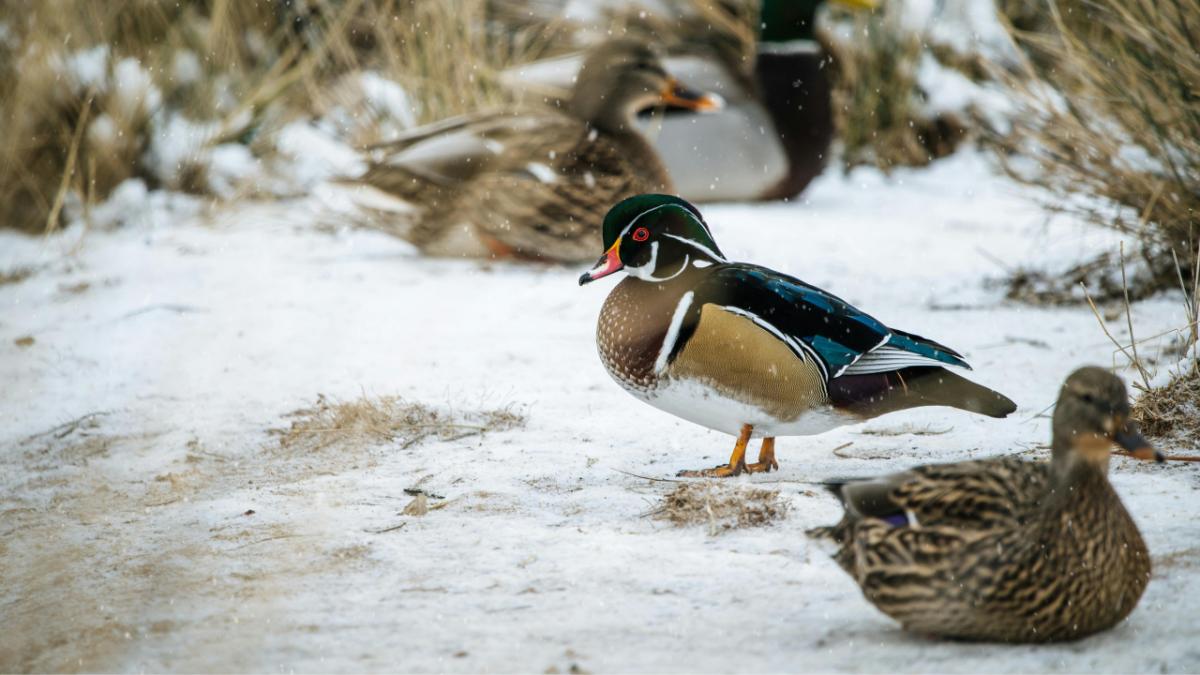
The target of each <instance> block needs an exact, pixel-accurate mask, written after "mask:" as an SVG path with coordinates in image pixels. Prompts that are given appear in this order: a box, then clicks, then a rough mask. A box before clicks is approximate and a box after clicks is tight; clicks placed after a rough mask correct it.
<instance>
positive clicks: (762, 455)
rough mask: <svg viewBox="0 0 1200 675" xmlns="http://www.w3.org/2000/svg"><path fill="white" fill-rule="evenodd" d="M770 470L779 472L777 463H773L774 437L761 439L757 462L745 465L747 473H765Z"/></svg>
mask: <svg viewBox="0 0 1200 675" xmlns="http://www.w3.org/2000/svg"><path fill="white" fill-rule="evenodd" d="M771 469H775V470H776V471H778V470H779V462H776V461H775V437H774V436H768V437H766V438H764V439H763V442H762V447H761V448H759V450H758V461H757V462H755V463H753V464H747V465H746V471H747V472H748V473H766V472H768V471H770V470H771Z"/></svg>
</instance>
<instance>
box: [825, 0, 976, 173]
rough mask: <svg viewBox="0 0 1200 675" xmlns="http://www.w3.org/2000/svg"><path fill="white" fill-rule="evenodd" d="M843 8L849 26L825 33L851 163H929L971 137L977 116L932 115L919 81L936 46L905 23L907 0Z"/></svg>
mask: <svg viewBox="0 0 1200 675" xmlns="http://www.w3.org/2000/svg"><path fill="white" fill-rule="evenodd" d="M842 12H843V13H841V14H839V13H836V12H835V14H834V15H833V18H834V19H835V20H837V21H841V22H842V23H843V24H844V28H842V29H840V30H836V31H828V32H825V33H824V34H822V36H821V39H822V42H823V43H824V44H825V46H826V49H827V50H828V51H829V53H830V54H831V55H832V56H833V69H832V85H833V92H832V99H833V110H834V124H835V126H836V128H837V137H838V139H839V140H840V141H841V144H842V153H841V160H842V163H843V166H844V168H845V169H851V168H853V167H855V166H863V165H869V166H876V167H878V168H880V169H883V170H885V171H886V170H888V169H890V168H892V167H895V166H924V165H926V164H928V163H929V162H932V161H933V160H935V159H938V158H939V157H944V156H946V155H948V154H950V153H952V152H953V151H954V150H955V149H956V148H957V147H958V146H959V145H960V144H961V143H962V142H963V141H964V140H966V139H967V132H968V124H969V122H970V121H969V120H963V119H958V118H957V117H956V116H954V115H951V114H942V115H938V116H936V117H932V118H931V117H930V116H929V115H928V114H927V113H926V112H925V111H924V110H923V109H922V106H923V103H924V94H923V92H922V91H921V88H920V86H919V85H918V82H917V70H918V68H919V66H920V62H921V59H922V58H923V57H925V56H926V55H927V48H928V46H927V45H926V44H924V42H923V40H922V37H921V35H919V34H918V33H915V32H913V31H912V30H910V29H907V28H905V27H904V26H903V20H904V17H903V12H904V5H903V3H884V6H883V7H882V8H880V9H879V10H876V11H875V12H872V13H867V14H864V13H861V12H852V13H845V10H842Z"/></svg>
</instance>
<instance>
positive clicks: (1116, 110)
mask: <svg viewBox="0 0 1200 675" xmlns="http://www.w3.org/2000/svg"><path fill="white" fill-rule="evenodd" d="M1047 7H1048V8H1049V11H1050V19H1051V26H1052V27H1051V28H1050V29H1049V32H1037V31H1035V32H1024V33H1018V34H1017V36H1016V37H1017V38H1018V39H1019V40H1020V41H1021V43H1022V44H1023V45H1024V46H1025V48H1026V49H1027V51H1028V52H1029V53H1030V54H1031V57H1030V60H1029V62H1028V63H1027V64H1026V68H1025V69H1024V70H1025V72H1024V73H1023V74H1022V78H1021V79H1017V78H1011V79H1010V80H1009V82H1010V84H1011V85H1012V87H1013V89H1014V91H1015V92H1016V94H1017V96H1018V97H1019V99H1020V102H1021V104H1022V106H1023V110H1021V111H1019V113H1018V114H1017V115H1015V116H1014V128H1013V133H1012V134H1011V135H1009V136H1007V137H1005V138H1002V139H998V141H999V142H998V147H999V150H1000V152H999V156H1000V157H1001V159H1002V160H1005V161H1006V163H1007V166H1008V168H1009V171H1010V173H1011V174H1013V175H1014V176H1016V177H1017V178H1018V179H1021V180H1024V181H1026V182H1029V183H1032V184H1036V185H1040V186H1044V187H1048V188H1050V189H1051V190H1052V191H1054V192H1055V193H1057V194H1058V195H1059V196H1061V197H1064V198H1065V199H1063V200H1061V203H1062V204H1065V205H1066V206H1065V207H1062V208H1066V209H1068V210H1070V211H1072V212H1075V213H1078V214H1081V215H1083V216H1084V217H1087V218H1089V219H1091V220H1093V221H1094V222H1097V223H1099V224H1101V225H1104V226H1107V227H1111V228H1114V229H1117V230H1120V231H1123V232H1129V233H1132V234H1135V235H1136V236H1137V237H1138V238H1139V239H1140V241H1141V242H1142V244H1143V252H1142V257H1143V258H1144V259H1145V261H1146V263H1147V265H1148V267H1149V270H1150V272H1151V274H1150V275H1148V279H1147V281H1146V283H1147V284H1148V285H1149V289H1150V290H1153V289H1158V288H1164V287H1173V286H1175V285H1176V284H1177V277H1178V275H1179V273H1181V272H1182V273H1183V274H1185V275H1189V274H1190V271H1191V270H1192V269H1194V265H1193V263H1194V261H1195V259H1196V256H1197V246H1198V244H1200V222H1198V220H1200V94H1198V92H1200V50H1197V49H1196V44H1197V42H1196V41H1197V39H1198V38H1200V0H1170V1H1168V2H1159V1H1158V0H1052V1H1051V2H1049V3H1048V5H1047ZM1080 194H1083V195H1095V196H1099V197H1103V198H1105V199H1107V200H1109V201H1110V202H1112V203H1115V204H1117V205H1119V206H1121V207H1124V209H1123V211H1121V212H1119V213H1115V214H1114V213H1113V209H1111V208H1107V207H1105V206H1104V205H1097V204H1096V203H1095V202H1088V201H1087V200H1080V199H1078V197H1077V196H1078V195H1080ZM1176 257H1178V260H1179V263H1180V264H1179V265H1177V264H1176V260H1175V258H1176ZM1138 292H1139V291H1138V289H1135V294H1136V293H1138Z"/></svg>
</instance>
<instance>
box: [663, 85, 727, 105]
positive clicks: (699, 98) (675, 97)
mask: <svg viewBox="0 0 1200 675" xmlns="http://www.w3.org/2000/svg"><path fill="white" fill-rule="evenodd" d="M662 102H663V103H665V104H666V105H669V106H673V107H675V108H683V109H684V110H694V111H697V112H716V111H718V110H720V109H721V108H724V107H725V99H723V98H721V97H720V96H718V95H717V94H714V93H711V92H701V91H696V90H694V89H689V88H688V87H686V86H684V85H682V84H680V83H679V81H678V80H676V79H675V78H671V79H670V80H668V81H667V86H666V88H665V89H663V91H662Z"/></svg>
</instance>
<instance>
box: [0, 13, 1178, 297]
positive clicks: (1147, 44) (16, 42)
mask: <svg viewBox="0 0 1200 675" xmlns="http://www.w3.org/2000/svg"><path fill="white" fill-rule="evenodd" d="M569 4H571V3H568V2H564V1H562V0H376V1H368V0H272V1H268V0H244V1H235V0H202V1H198V2H189V3H180V2H175V1H174V0H112V1H110V2H92V1H91V0H25V1H20V0H15V1H12V2H7V3H4V5H3V6H0V199H3V201H4V203H6V204H8V205H9V217H8V218H6V219H5V222H4V225H5V226H9V227H16V228H20V229H23V230H26V231H29V232H41V231H46V230H52V229H54V228H56V227H58V226H59V225H60V224H61V223H62V222H64V213H68V212H69V215H70V216H71V217H72V218H79V219H82V220H85V221H86V220H87V215H88V213H89V210H90V209H91V208H93V207H94V206H95V205H96V204H98V203H101V202H103V201H104V200H105V199H106V198H107V197H108V196H109V195H110V194H112V193H113V191H114V190H116V189H117V188H118V187H119V186H121V185H122V184H123V183H124V182H125V181H126V180H127V179H130V178H134V179H138V180H140V181H141V182H142V183H143V184H144V186H145V188H146V189H149V190H155V189H159V188H164V189H168V190H173V191H179V192H184V193H192V194H201V195H210V196H213V197H216V198H221V199H230V198H234V197H239V196H247V195H249V196H270V195H273V194H282V193H286V192H287V190H286V189H285V188H280V187H278V186H272V185H270V184H269V181H264V180H263V179H262V173H261V172H257V171H249V170H247V169H246V167H247V166H253V165H262V164H264V163H268V164H269V163H270V161H271V159H272V156H273V154H274V153H275V152H276V151H277V146H276V140H277V139H276V134H277V132H278V130H279V129H281V128H282V127H283V126H284V125H286V124H287V123H288V122H290V121H293V120H296V119H319V120H320V121H321V123H322V124H324V125H325V126H326V127H328V128H330V129H332V130H333V133H335V134H336V136H337V137H338V138H339V139H340V140H342V141H344V142H345V143H346V144H347V145H349V146H351V147H356V148H360V147H365V146H367V145H369V144H371V143H374V142H378V141H381V140H386V139H387V138H389V137H390V136H393V135H395V134H396V133H398V132H399V131H402V130H403V129H405V128H409V127H412V126H414V125H416V124H421V123H425V122H430V121H434V120H438V119H442V118H445V117H448V116H451V115H455V114H458V113H462V112H467V111H471V110H478V109H480V108H486V107H490V106H496V105H501V104H504V103H508V102H510V101H511V100H512V99H513V98H514V94H513V93H511V92H509V91H508V90H507V89H506V88H505V86H504V85H503V84H502V82H501V78H500V74H501V72H502V71H503V70H504V69H506V68H509V67H511V66H514V65H517V64H521V63H526V62H530V61H533V60H536V59H540V58H543V57H548V56H553V55H556V54H560V53H563V52H567V51H573V50H577V49H579V48H580V47H581V46H582V45H583V44H585V43H586V42H588V41H589V40H591V39H595V38H596V37H597V36H603V35H604V34H611V33H613V32H618V33H619V32H625V31H640V32H641V33H643V34H647V35H650V36H653V37H655V38H657V39H658V40H660V41H661V42H662V43H663V44H665V45H667V46H668V47H670V48H672V49H673V50H675V51H687V50H688V49H689V48H690V47H694V46H696V45H697V44H701V45H703V46H704V47H706V48H708V49H714V50H718V51H721V52H724V53H726V54H728V55H731V58H728V59H726V60H727V61H728V62H731V63H738V62H740V63H747V64H750V63H752V62H753V57H754V40H755V36H756V35H757V32H758V28H757V26H758V17H757V13H756V6H757V5H756V3H754V2H750V1H747V0H660V1H659V2H656V3H653V5H654V7H657V8H658V11H647V10H646V9H645V8H644V7H625V8H623V9H622V8H620V7H616V8H614V9H612V10H611V11H610V12H609V13H608V14H607V20H608V26H607V28H606V29H604V30H597V28H596V26H594V25H592V26H582V25H580V24H579V23H578V22H576V21H573V20H572V18H571V12H570V11H567V12H564V11H563V10H564V6H565V5H569ZM663 8H666V11H663ZM931 8H940V9H938V12H939V13H935V12H933V11H932V10H931ZM981 13H982V14H981ZM985 15H987V16H985ZM981 17H982V19H981ZM997 18H998V20H996V19H997ZM820 19H821V21H820V23H821V31H820V33H819V35H820V39H821V41H822V43H823V44H824V45H825V46H826V48H827V50H828V52H829V53H830V55H831V58H830V60H829V68H830V69H831V72H832V76H833V81H834V93H833V103H834V106H833V107H834V111H835V115H836V120H835V122H836V128H837V130H838V143H837V153H836V156H835V165H837V164H838V163H840V165H841V166H842V167H843V168H845V169H849V168H852V167H854V166H858V165H864V164H866V165H873V166H877V167H879V168H881V169H883V170H885V171H886V170H890V169H891V168H892V167H895V166H914V165H922V164H925V163H928V162H930V161H932V160H934V159H936V158H937V157H941V156H944V155H946V154H949V153H951V152H953V151H954V150H955V149H956V148H958V147H959V146H961V145H962V144H963V143H982V144H983V145H986V146H987V147H989V148H991V149H992V150H993V151H994V152H995V153H996V155H997V157H999V158H1000V160H1001V162H1002V163H1003V165H1004V166H1005V167H1006V168H1007V169H1008V171H1009V172H1010V173H1011V174H1012V175H1014V176H1016V177H1017V178H1018V179H1020V180H1024V181H1027V182H1030V183H1034V184H1037V185H1043V186H1045V187H1048V188H1049V189H1051V190H1052V191H1054V192H1055V193H1057V194H1059V195H1062V196H1070V195H1080V194H1082V195H1087V196H1089V197H1090V196H1100V197H1104V198H1107V199H1108V200H1111V201H1112V202H1115V203H1116V204H1118V205H1121V206H1123V207H1125V209H1124V210H1120V211H1118V212H1115V213H1114V211H1113V209H1111V208H1103V207H1101V206H1098V203H1097V201H1096V200H1093V199H1067V200H1060V201H1059V204H1060V207H1061V205H1062V204H1066V205H1067V206H1066V207H1065V208H1070V209H1074V210H1077V211H1079V212H1080V213H1083V214H1084V215H1085V216H1087V217H1088V218H1091V219H1093V220H1096V221H1097V222H1100V223H1101V224H1103V225H1105V226H1109V227H1116V228H1119V229H1121V230H1123V231H1127V232H1133V233H1135V234H1137V235H1138V236H1139V237H1140V238H1141V240H1142V241H1143V242H1144V243H1145V246H1144V247H1143V254H1142V255H1143V257H1144V259H1145V260H1146V261H1147V262H1148V263H1149V264H1148V268H1149V270H1150V273H1149V281H1148V282H1147V285H1146V288H1148V289H1153V288H1161V287H1164V286H1168V285H1171V284H1175V285H1178V277H1180V276H1182V277H1183V278H1184V279H1185V280H1187V281H1190V280H1191V278H1192V276H1193V275H1192V273H1191V272H1190V270H1192V269H1194V262H1195V260H1196V251H1197V245H1196V241H1197V236H1196V232H1195V229H1196V210H1197V206H1198V205H1200V52H1198V51H1197V50H1196V48H1195V45H1196V44H1197V40H1196V38H1197V36H1200V0H970V1H966V0H964V2H962V3H954V4H946V3H934V2H924V1H920V0H884V2H883V3H882V4H881V6H880V7H879V8H878V9H877V10H876V11H874V12H871V13H867V14H863V13H848V12H843V11H840V10H837V9H835V8H832V7H829V8H827V9H826V10H825V11H824V12H823V13H822V15H821V17H820ZM981 26H982V28H981ZM988 26H1001V27H1003V28H1006V30H1000V31H992V32H989V31H988V30H987V27H988ZM746 73H749V67H747V70H746ZM951 99H953V100H951ZM1176 258H1178V259H1179V261H1180V264H1179V265H1176V264H1175V262H1174V260H1175V259H1176Z"/></svg>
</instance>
